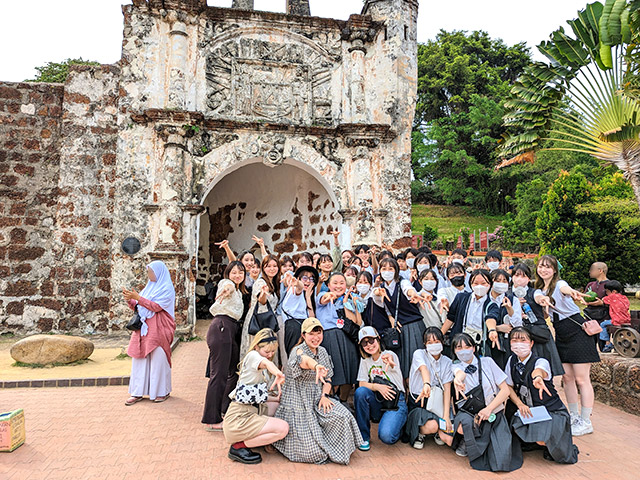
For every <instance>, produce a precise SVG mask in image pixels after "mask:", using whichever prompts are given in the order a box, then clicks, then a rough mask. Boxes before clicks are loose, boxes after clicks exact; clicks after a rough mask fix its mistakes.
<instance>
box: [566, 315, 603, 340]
mask: <svg viewBox="0 0 640 480" xmlns="http://www.w3.org/2000/svg"><path fill="white" fill-rule="evenodd" d="M584 316H585V317H587V320H585V321H584V322H582V324H581V323H580V322H576V321H575V320H574V319H573V318H571V317H569V318H571V321H572V322H573V323H576V324H578V325H580V327H582V330H584V333H586V334H587V335H590V336H593V335H598V334H599V333H600V332H601V331H602V327H601V326H600V324H599V323H598V322H597V321H595V320H593V319H592V318H590V317H589V315H587V314H586V313H585V314H584Z"/></svg>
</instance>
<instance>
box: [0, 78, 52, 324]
mask: <svg viewBox="0 0 640 480" xmlns="http://www.w3.org/2000/svg"><path fill="white" fill-rule="evenodd" d="M62 95H63V86H62V85H57V84H40V83H4V82H0V331H6V330H12V329H15V328H16V327H18V326H22V325H23V324H24V323H25V321H26V323H29V324H30V325H29V327H30V328H35V329H38V330H43V331H47V330H50V329H51V325H53V323H54V321H55V317H53V314H52V312H53V313H55V312H56V311H57V310H59V309H60V308H61V307H62V304H61V302H59V301H58V300H57V299H56V298H55V296H54V287H53V282H52V281H51V270H52V263H53V262H52V260H53V252H52V248H51V245H52V238H53V229H54V227H55V211H56V203H57V191H58V174H59V168H58V165H59V149H60V136H59V132H60V122H61V115H62ZM38 307H40V308H38ZM25 314H26V315H25ZM48 317H49V318H48ZM52 317H53V318H52Z"/></svg>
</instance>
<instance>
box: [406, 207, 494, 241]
mask: <svg viewBox="0 0 640 480" xmlns="http://www.w3.org/2000/svg"><path fill="white" fill-rule="evenodd" d="M502 220H503V217H502V216H500V215H495V216H492V215H484V214H482V213H478V212H476V211H475V210H474V209H473V208H472V207H456V206H449V205H420V204H415V205H412V206H411V232H412V233H413V234H414V235H422V232H423V231H424V226H425V225H429V226H430V227H432V228H437V229H438V233H439V234H440V237H441V238H442V237H443V236H444V237H450V236H452V235H458V234H459V233H460V229H461V228H464V227H467V228H469V230H471V233H473V231H474V230H486V229H487V228H488V229H489V233H493V231H494V230H495V229H496V227H497V226H498V225H500V224H501V223H502Z"/></svg>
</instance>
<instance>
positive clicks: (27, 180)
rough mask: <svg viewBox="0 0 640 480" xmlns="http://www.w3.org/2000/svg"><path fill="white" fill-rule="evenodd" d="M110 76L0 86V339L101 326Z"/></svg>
mask: <svg viewBox="0 0 640 480" xmlns="http://www.w3.org/2000/svg"><path fill="white" fill-rule="evenodd" d="M118 79H119V70H118V69H117V68H116V67H114V66H109V65H103V66H98V67H85V66H77V67H73V68H72V69H71V72H70V74H69V77H68V79H67V82H66V84H65V85H64V86H63V85H55V84H38V83H33V84H31V83H17V84H1V85H2V87H0V97H1V99H0V109H1V112H2V117H1V118H2V123H1V124H0V139H2V140H0V141H1V142H2V149H0V169H1V170H0V171H1V172H2V183H3V185H4V186H5V187H4V188H3V189H2V191H1V195H2V196H1V197H0V206H1V209H0V210H1V212H2V216H1V217H0V218H1V220H0V226H2V227H3V228H2V229H1V230H0V272H1V273H2V275H0V331H16V330H20V331H23V332H30V331H42V332H48V331H78V330H80V331H83V332H86V333H93V332H95V331H103V332H106V331H108V330H110V329H111V330H114V329H115V330H117V329H119V328H120V324H121V319H117V320H116V321H115V325H111V324H110V323H109V322H110V320H109V319H110V316H111V315H110V309H109V304H110V294H111V287H110V279H111V263H112V254H111V247H112V238H111V235H112V233H111V232H112V229H111V222H112V215H113V201H114V194H115V190H114V188H113V187H112V184H113V182H114V180H115V158H116V155H115V150H116V138H117V130H116V128H115V126H116V123H115V115H116V113H117V111H116V100H117V97H118Z"/></svg>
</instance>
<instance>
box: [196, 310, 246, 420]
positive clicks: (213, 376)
mask: <svg viewBox="0 0 640 480" xmlns="http://www.w3.org/2000/svg"><path fill="white" fill-rule="evenodd" d="M237 329H238V323H236V321H235V320H233V319H232V318H231V317H227V316H226V315H218V316H216V317H214V319H213V320H212V321H211V325H210V326H209V330H208V331H207V345H209V352H210V354H209V384H208V385H207V395H206V397H205V400H204V412H203V414H202V423H206V424H213V423H220V422H222V414H223V413H225V412H226V411H227V408H229V403H231V399H230V398H229V394H230V393H231V392H232V391H233V389H234V388H236V383H237V382H238V373H237V370H238V362H239V361H240V346H239V345H238V342H237V341H236V331H237Z"/></svg>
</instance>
